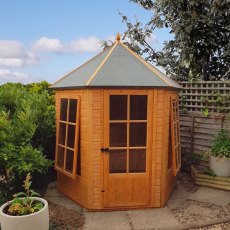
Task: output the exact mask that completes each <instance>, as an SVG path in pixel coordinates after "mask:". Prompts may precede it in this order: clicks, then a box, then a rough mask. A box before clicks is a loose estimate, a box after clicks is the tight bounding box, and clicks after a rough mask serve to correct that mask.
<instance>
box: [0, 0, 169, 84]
mask: <svg viewBox="0 0 230 230" xmlns="http://www.w3.org/2000/svg"><path fill="white" fill-rule="evenodd" d="M0 6H1V7H0V28H1V29H0V84H4V83H6V82H21V83H24V84H26V83H31V82H40V81H42V80H46V81H48V82H49V83H54V82H55V81H57V80H58V79H59V78H61V77H63V76H64V75H66V74H67V73H68V72H70V71H71V70H73V69H75V68H77V67H78V66H80V65H81V64H83V63H84V62H86V61H87V60H89V59H90V58H92V57H93V56H95V55H96V54H97V53H99V52H100V51H102V48H101V43H100V42H101V41H102V40H114V39H115V36H116V34H117V33H118V32H120V33H122V32H124V31H125V25H124V24H123V23H122V20H121V16H119V11H120V12H121V13H123V14H125V15H127V16H128V17H129V18H130V19H131V20H132V21H134V20H136V19H137V20H140V21H142V22H143V23H145V22H147V21H148V20H149V19H150V17H151V15H152V12H150V11H146V10H144V9H143V8H141V7H140V6H138V5H137V4H134V3H131V2H129V0H88V1H82V0H81V1H79V0H65V1H64V0H7V1H6V0H0ZM169 38H170V35H169V31H167V30H165V29H163V30H158V31H156V32H155V33H154V34H153V36H152V38H151V39H150V41H149V42H150V43H151V45H152V46H153V47H154V48H156V49H160V48H161V47H162V44H163V42H164V41H165V40H168V39H169Z"/></svg>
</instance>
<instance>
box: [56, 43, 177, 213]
mask: <svg viewBox="0 0 230 230" xmlns="http://www.w3.org/2000/svg"><path fill="white" fill-rule="evenodd" d="M52 88H53V89H55V91H56V124H57V139H56V160H55V168H56V170H57V186H58V190H59V191H61V192H62V193H64V194H66V195H67V196H68V197H70V198H71V199H72V200H74V201H76V202H77V203H79V204H80V205H82V206H83V207H85V208H87V209H89V210H107V209H108V210H109V209H113V210H115V209H132V208H144V207H161V206H163V205H164V204H165V202H166V201H167V199H168V197H169V195H170V193H171V191H172V190H173V188H174V185H175V176H176V174H177V172H178V170H179V169H180V165H181V157H180V137H179V116H178V93H179V89H180V86H179V85H178V84H177V83H176V82H174V81H173V80H172V79H170V78H169V77H167V76H166V75H165V74H163V73H162V72H160V71H159V70H158V69H156V68H155V67H154V66H152V65H150V64H149V63H148V62H146V61H145V60H144V59H142V58H141V57H139V56H138V55H137V54H136V53H134V52H133V51H131V50H130V49H129V48H128V47H126V46H125V45H124V44H122V43H121V42H120V41H119V39H118V40H117V41H116V42H115V43H114V45H113V46H111V47H110V48H108V49H106V50H104V51H103V52H101V53H99V54H98V55H97V56H95V57H94V58H92V59H91V60H89V61H88V62H86V63H85V64H83V65H82V66H80V67H79V68H77V69H75V70H73V71H72V72H71V73H69V74H68V75H66V76H65V77H64V78H62V79H60V80H59V81H57V82H56V83H54V84H53V85H52Z"/></svg>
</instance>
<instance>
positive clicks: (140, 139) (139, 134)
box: [129, 123, 147, 147]
mask: <svg viewBox="0 0 230 230" xmlns="http://www.w3.org/2000/svg"><path fill="white" fill-rule="evenodd" d="M146 131H147V124H146V123H130V133H129V139H130V144H129V146H130V147H135V146H146Z"/></svg>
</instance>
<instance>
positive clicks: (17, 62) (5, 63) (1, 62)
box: [0, 58, 24, 67]
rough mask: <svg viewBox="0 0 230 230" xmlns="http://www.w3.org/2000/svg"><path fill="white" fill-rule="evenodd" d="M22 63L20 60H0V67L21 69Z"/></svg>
mask: <svg viewBox="0 0 230 230" xmlns="http://www.w3.org/2000/svg"><path fill="white" fill-rule="evenodd" d="M23 65H24V61H23V60H22V59H20V58H0V66H11V67H22V66H23Z"/></svg>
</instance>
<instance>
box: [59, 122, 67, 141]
mask: <svg viewBox="0 0 230 230" xmlns="http://www.w3.org/2000/svg"><path fill="white" fill-rule="evenodd" d="M65 132H66V124H65V123H61V122H59V138H58V144H61V145H65Z"/></svg>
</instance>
